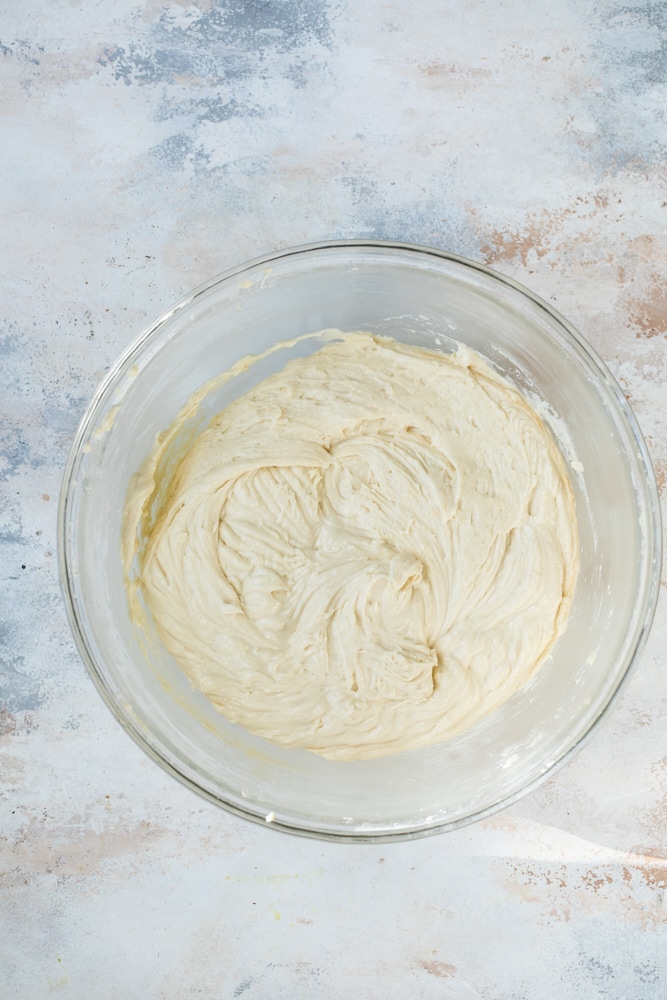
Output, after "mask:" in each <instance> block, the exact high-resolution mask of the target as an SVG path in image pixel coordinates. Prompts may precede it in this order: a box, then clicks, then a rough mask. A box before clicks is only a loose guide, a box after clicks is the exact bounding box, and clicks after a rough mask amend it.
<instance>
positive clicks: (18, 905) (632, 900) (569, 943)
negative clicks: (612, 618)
mask: <svg viewBox="0 0 667 1000" xmlns="http://www.w3.org/2000/svg"><path fill="white" fill-rule="evenodd" d="M666 108H667V4H665V3H664V2H658V0H628V2H625V3H624V2H621V0H600V2H595V0H586V2H576V0H550V2H545V0H532V2H531V0H505V2H501V0H495V2H494V0H456V2H454V0H421V2H418V3H415V2H414V0H386V2H383V0H363V3H362V2H359V3H354V2H352V0H348V2H344V0H245V2H243V0H198V2H195V3H185V2H180V3H179V2H172V0H169V2H159V0H143V2H142V0H134V2H131V0H113V2H108V0H84V2H76V0H29V2H25V0H8V2H7V3H5V4H4V5H3V6H2V9H1V10H0V129H1V131H0V255H1V256H0V281H1V286H0V287H1V289H2V291H1V298H0V489H1V494H0V504H1V507H0V546H1V551H0V576H1V578H2V590H1V597H0V656H1V658H2V659H1V669H0V776H1V780H0V816H1V819H0V996H2V997H3V998H4V997H11V998H14V997H16V998H20V1000H24V998H25V1000H35V998H36V1000H39V998H42V997H47V996H51V995H55V996H61V997H71V998H74V1000H79V998H81V1000H84V998H85V1000H87V998H88V997H92V996H94V997H96V998H99V1000H111V998H114V1000H115V998H119V1000H134V998H137V1000H144V998H160V1000H181V998H187V997H193V998H194V997H197V998H204V1000H208V998H211V1000H213V998H215V1000H218V998H219V1000H227V998H238V997H242V998H243V1000H297V998H305V1000H338V998H341V1000H343V998H344V1000H347V998H350V997H354V998H355V1000H356V998H358V1000H371V998H373V1000H375V998H378V1000H421V998H423V1000H436V998H437V1000H446V998H451V1000H468V998H471V1000H472V998H480V1000H533V998H539V1000H542V998H548V1000H550V998H558V1000H561V998H564V1000H567V998H572V1000H590V998H597V997H600V998H602V997H605V998H619V1000H620V998H623V997H625V998H627V1000H664V997H665V996H667V895H666V893H667V858H666V857H665V855H666V852H667V725H666V723H665V719H666V718H667V670H666V668H667V652H666V649H667V613H666V610H665V600H664V599H663V600H662V601H661V604H660V605H659V608H658V615H657V619H656V624H655V627H654V630H653V634H652V637H651V640H650V642H649V645H648V647H647V650H646V653H645V655H644V657H643V659H642V661H641V664H640V666H639V668H638V670H637V671H636V673H635V675H634V678H633V680H632V682H631V684H630V685H629V687H628V688H627V690H626V693H625V695H624V696H623V698H622V699H621V701H620V703H619V705H618V707H617V709H616V711H615V712H614V714H613V716H612V718H611V720H610V721H609V722H608V724H607V725H606V726H605V727H604V729H603V730H602V731H601V732H600V733H599V734H598V735H597V736H596V738H595V739H594V741H593V742H592V743H591V744H590V745H589V746H588V747H587V748H586V749H585V750H584V751H583V752H582V753H581V754H580V755H579V756H578V757H577V758H576V759H575V760H574V761H573V762H572V763H571V764H569V765H568V766H567V767H566V768H564V769H563V770H562V771H561V772H560V773H559V774H558V775H557V776H556V777H555V778H553V779H552V780H550V781H549V782H547V783H546V784H545V785H544V786H543V787H542V788H541V789H540V790H539V791H537V792H535V793H533V794H532V795H531V796H529V797H528V798H526V799H525V800H523V801H522V802H521V803H520V804H519V805H517V806H515V807H513V808H511V809H509V810H506V811H505V812H504V813H502V814H501V815H499V816H497V817H496V818H494V819H492V820H489V821H487V822H485V823H482V824H479V825H477V826H474V827H471V828H469V829H467V830H464V831H461V832H458V833H454V834H449V835H446V836H439V837H436V838H432V839H429V840H425V841H418V842H415V843H411V844H410V843H406V844H399V845H385V846H382V847H369V846H363V847H362V846H351V845H347V846H345V845H335V844H334V845H332V844H320V843H317V842H313V841H301V840H298V839H296V838H291V837H287V836H284V835H279V834H277V833H275V832H273V831H271V830H263V829H259V828H257V827H255V826H252V825H250V824H246V823H244V822H242V821H240V820H237V819H234V818H232V817H230V816H228V815H226V814H225V813H224V812H222V811H220V810H218V809H216V808H215V807H214V806H212V805H209V804H207V803H205V802H203V801H200V800H199V799H198V798H196V797H195V796H194V795H193V794H192V793H190V792H189V791H187V790H186V789H184V788H182V787H181V786H180V785H178V784H177V783H176V782H175V781H173V780H172V779H170V778H169V777H168V776H167V775H165V774H163V772H162V771H161V770H160V769H159V768H158V767H157V766H156V765H155V764H153V763H152V762H151V761H150V760H148V758H146V757H144V755H143V754H142V752H141V751H140V750H139V749H138V748H137V747H135V746H134V744H133V743H131V742H130V740H129V739H128V738H127V737H126V736H125V735H124V733H123V732H122V730H121V728H120V726H119V725H118V724H117V723H116V722H115V720H114V719H113V717H112V716H111V714H110V713H109V712H108V711H107V709H106V708H105V707H104V705H103V704H102V702H101V700H100V699H99V697H98V695H97V693H96V691H95V690H94V688H93V686H92V683H91V682H90V681H89V679H88V677H87V675H86V672H85V670H84V667H83V665H82V663H81V661H80V659H79V657H78V655H77V653H76V651H75V648H74V645H73V641H72V639H71V637H70V635H69V631H68V627H67V624H66V621H65V615H64V611H63V606H62V600H61V596H60V591H59V586H58V579H57V567H56V551H55V549H56V537H55V524H56V500H57V494H58V490H59V486H60V479H61V475H62V469H63V465H64V461H65V457H66V454H67V451H68V448H69V445H70V442H71V440H72V437H73V434H74V431H75V428H76V425H77V423H78V420H79V419H80V417H81V415H82V413H83V410H84V408H85V405H86V403H87V401H88V399H89V398H90V396H91V394H92V392H93V390H94V388H95V386H96V384H97V382H98V381H99V379H100V378H101V376H102V375H103V373H104V372H105V371H106V369H107V368H108V366H109V364H110V363H111V362H112V361H113V359H114V358H115V357H116V355H117V354H118V353H119V352H120V350H121V349H123V348H124V347H125V346H126V345H127V344H128V343H129V342H130V341H131V340H132V339H133V338H134V337H135V335H136V334H137V333H138V332H139V331H140V329H141V328H142V327H143V325H144V324H145V323H147V322H148V321H149V320H151V319H153V318H154V317H155V316H156V315H157V314H158V313H159V312H161V311H162V310H163V309H164V308H166V307H167V306H169V305H170V304H171V303H172V302H174V301H175V300H176V299H177V298H178V297H179V296H180V295H181V294H182V293H184V292H186V291H187V290H189V289H190V288H192V287H193V286H195V285H196V284H198V283H199V282H200V281H202V280H204V279H205V278H208V277H210V276H212V275H213V274H215V273H217V272H218V271H220V270H222V269H224V268H225V267H227V266H230V265H233V264H236V263H239V262H241V261H243V260H245V259H247V258H249V257H252V256H255V255H257V254H260V253H264V252H268V251H271V250H272V249H274V248H276V247H282V246H287V245H290V244H296V243H302V242H308V241H314V240H319V239H325V238H331V237H362V236H369V237H378V238H388V239H399V240H407V241H417V242H422V243H427V244H431V245H434V246H437V247H441V248H444V249H447V250H452V251H455V252H458V253H462V254H465V255H467V256H470V257H472V258H474V259H476V260H480V261H484V262H486V263H488V264H490V265H492V266H493V267H495V268H497V269H498V270H500V271H502V272H504V273H505V274H509V275H511V276H512V277H514V278H517V279H518V280H519V281H522V282H523V283H525V284H527V285H528V286H529V287H530V288H532V289H533V290H535V291H536V292H538V293H539V294H541V295H542V296H544V297H545V298H547V299H548V300H550V301H551V302H553V303H554V304H555V305H556V307H557V308H558V309H560V310H561V312H563V313H564V314H565V315H566V316H567V317H568V318H569V319H571V320H572V321H573V322H574V324H575V325H576V326H577V327H578V328H579V329H580V330H581V332H582V333H583V334H584V335H585V336H587V337H588V338H589V339H590V341H591V342H592V343H593V345H594V346H595V348H596V349H597V350H598V351H599V353H600V354H601V355H602V357H603V358H604V359H605V360H606V361H607V362H608V364H609V365H610V367H611V368H612V370H613V372H614V373H615V374H616V376H617V378H618V379H619V381H620V383H621V385H622V387H623V389H624V391H625V392H626V394H627V396H628V398H629V399H630V401H631V403H632V405H633V407H634V408H635V412H636V414H637V416H638V418H639V421H640V424H641V426H642V428H643V430H644V433H645V435H646V437H647V440H648V443H649V446H650V448H651V451H652V454H653V458H654V461H655V466H656V471H657V475H658V480H659V483H660V489H661V493H662V497H663V500H664V498H665V490H666V488H667V484H666V478H667V351H666V344H667V291H666V289H667V227H666V222H667V122H666V120H665V109H666ZM665 583H666V581H665V579H664V578H663V587H664V586H665ZM663 597H664V592H663Z"/></svg>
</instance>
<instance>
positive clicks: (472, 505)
mask: <svg viewBox="0 0 667 1000" xmlns="http://www.w3.org/2000/svg"><path fill="white" fill-rule="evenodd" d="M172 430H173V428H172ZM161 447H163V446H161V445H160V444H157V445H156V448H155V449H154V452H153V454H152V455H151V456H150V457H149V459H148V461H147V463H146V466H145V467H144V469H143V470H141V473H140V474H139V475H138V476H137V477H135V480H134V481H133V484H132V485H131V487H130V493H129V495H128V501H127V506H126V512H125V519H126V526H125V538H126V542H125V555H124V560H125V569H126V573H127V574H128V580H129V579H130V577H131V575H132V572H133V571H131V564H132V563H133V560H134V558H135V556H138V571H136V576H135V578H134V583H133V585H134V586H135V588H137V590H138V592H140V593H141V595H142V598H143V601H144V602H145V605H146V606H147V607H148V609H149V610H150V612H151V614H152V617H153V619H154V621H155V623H156V625H157V629H158V631H159V635H160V637H161V639H162V641H163V643H164V645H165V646H166V648H167V649H168V650H169V652H170V653H171V654H172V655H173V656H174V658H175V659H176V661H177V662H178V663H179V665H180V667H181V668H182V669H183V670H184V671H185V673H186V674H187V675H188V677H189V678H190V679H191V680H192V682H193V684H194V685H195V686H196V687H197V688H199V689H200V690H201V691H203V692H204V694H205V695H207V697H208V698H209V699H210V700H211V701H212V703H213V704H214V705H215V707H216V708H217V709H219V710H220V711H221V712H222V713H223V714H224V715H225V716H226V717H227V718H228V719H230V720H231V721H232V722H236V723H239V724H240V725H242V726H244V727H245V728H246V729H248V730H249V731H250V732H252V733H255V734H257V735H259V736H263V737H265V738H266V739H268V740H271V741H273V742H274V743H277V744H279V745H281V746H286V747H300V748H304V749H307V750H311V751H315V752H317V753H320V754H323V755H324V756H326V757H330V758H335V759H341V760H353V759H362V758H371V757H379V756H383V755H385V754H391V753H396V752H398V751H402V750H407V749H411V748H414V747H420V746H424V745H427V744H432V743H438V742H441V741H443V740H446V739H448V738H449V737H451V736H453V735H455V734H456V733H459V732H461V731H462V730H464V729H466V728H467V727H469V726H471V725H472V724H473V723H474V722H476V721H477V720H478V719H480V718H481V717H482V716H484V715H486V714H487V713H488V712H490V711H491V710H493V709H494V708H496V707H498V706H499V705H500V704H501V703H502V702H504V701H505V700H506V699H507V698H508V697H509V696H510V695H511V694H513V693H514V692H515V691H517V690H518V689H519V688H520V687H522V686H523V685H524V684H525V683H526V682H527V681H528V680H529V679H530V677H531V676H532V675H533V674H534V672H535V670H536V669H537V667H538V666H539V665H540V664H541V663H542V662H543V661H544V659H545V658H546V657H547V656H548V655H549V653H550V651H551V650H552V648H553V646H554V644H555V642H556V640H557V638H558V636H559V635H560V633H561V632H562V631H563V629H564V627H565V624H566V622H567V618H568V614H569V611H570V607H571V604H572V597H573V593H574V588H575V583H576V578H577V572H578V539H577V521H576V512H575V504H574V498H573V494H572V489H571V486H570V481H569V478H568V473H567V470H566V466H565V462H564V460H563V458H562V456H561V453H560V451H559V449H558V447H557V445H556V443H555V441H554V439H553V437H552V435H551V433H550V432H549V430H548V429H547V428H546V426H545V425H544V423H543V422H542V420H541V419H540V417H539V416H538V415H537V414H536V413H535V411H534V410H533V409H532V407H531V406H530V405H529V404H528V403H527V401H526V400H525V398H524V397H523V396H522V395H521V394H520V393H519V392H518V391H517V390H516V389H515V388H513V386H512V385H511V384H510V383H509V382H508V381H506V380H505V379H504V378H502V377H501V376H500V375H498V374H497V373H496V372H495V371H494V370H493V369H492V368H491V367H490V366H489V365H488V363H487V362H486V361H484V360H483V359H482V358H481V357H480V356H479V355H478V354H476V353H475V352H473V351H471V350H469V349H467V348H465V347H463V346H459V347H458V350H457V351H456V353H454V354H444V353H441V352H438V351H431V350H425V349H421V348H414V347H409V346H407V345H404V344H402V343H398V342H396V341H393V340H389V339H386V338H379V337H375V336H372V335H370V334H365V333H353V334H340V335H338V339H335V340H331V341H330V342H328V343H326V344H325V346H323V347H321V348H320V349H319V350H317V351H316V352H315V353H313V354H311V355H309V356H308V357H303V358H297V359H294V360H291V361H289V362H288V363H287V365H286V366H285V367H284V368H283V370H282V371H280V372H278V373H277V374H274V375H271V376H269V377H268V378H266V379H265V380H264V381H262V382H260V383H259V384H257V385H256V386H255V387H254V388H253V389H251V390H250V391H249V392H247V393H246V394H245V395H243V396H241V397H240V398H239V399H237V400H236V401H234V402H233V403H231V404H230V405H229V406H227V407H226V408H225V409H224V410H222V412H221V413H219V414H218V415H217V416H216V417H214V419H213V420H212V421H211V423H210V424H209V426H208V427H207V428H206V429H205V430H204V431H203V432H202V433H201V434H200V435H199V436H198V437H197V438H196V440H195V441H194V442H193V443H192V444H191V446H190V447H189V448H188V449H187V450H186V451H185V453H184V455H183V457H182V460H181V461H180V464H178V467H177V469H176V471H175V473H174V474H173V476H172V478H171V480H170V482H169V483H168V484H166V486H165V484H161V483H160V482H159V476H158V473H157V470H158V469H159V468H160V452H161ZM156 498H158V499H157V500H156ZM128 539H129V541H127V540H128ZM134 565H135V566H136V563H134Z"/></svg>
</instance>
